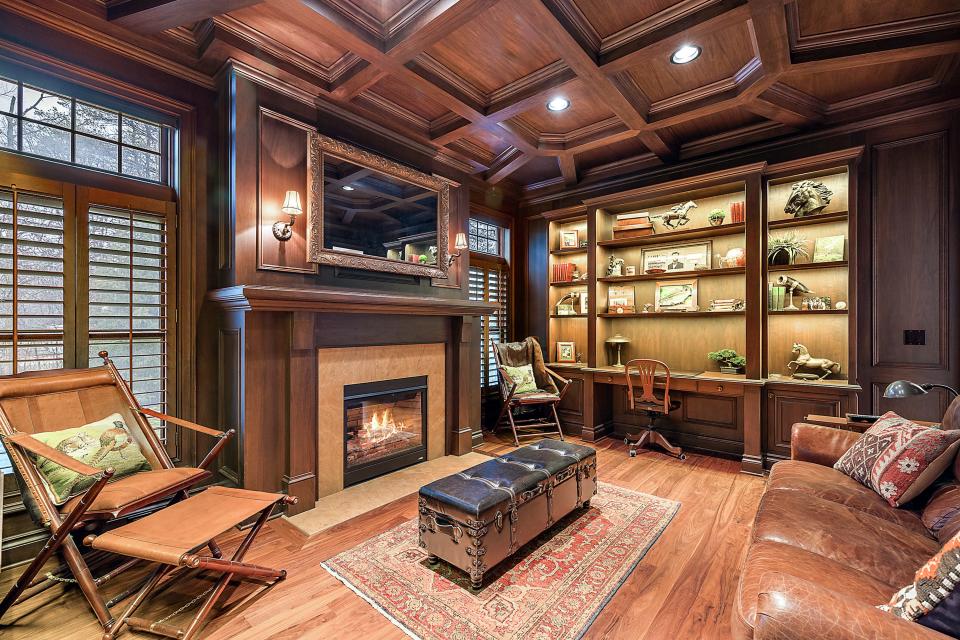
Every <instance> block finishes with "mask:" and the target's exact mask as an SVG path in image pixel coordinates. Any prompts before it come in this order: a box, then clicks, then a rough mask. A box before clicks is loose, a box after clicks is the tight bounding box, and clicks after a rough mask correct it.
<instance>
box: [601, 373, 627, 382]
mask: <svg viewBox="0 0 960 640" xmlns="http://www.w3.org/2000/svg"><path fill="white" fill-rule="evenodd" d="M618 377H619V378H620V379H619V380H614V379H613V376H612V375H610V374H609V373H595V374H593V381H594V382H598V383H600V384H627V382H626V380H624V379H623V376H622V375H621V376H618Z"/></svg>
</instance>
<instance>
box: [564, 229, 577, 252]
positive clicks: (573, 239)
mask: <svg viewBox="0 0 960 640" xmlns="http://www.w3.org/2000/svg"><path fill="white" fill-rule="evenodd" d="M560 248H561V249H579V248H580V232H579V231H578V230H577V229H569V230H565V231H561V232H560Z"/></svg>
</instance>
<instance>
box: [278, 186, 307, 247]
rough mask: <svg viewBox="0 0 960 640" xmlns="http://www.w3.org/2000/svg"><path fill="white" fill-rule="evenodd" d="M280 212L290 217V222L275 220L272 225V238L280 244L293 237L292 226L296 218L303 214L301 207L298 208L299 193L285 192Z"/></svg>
mask: <svg viewBox="0 0 960 640" xmlns="http://www.w3.org/2000/svg"><path fill="white" fill-rule="evenodd" d="M280 211H282V212H284V213H286V214H287V215H289V216H290V222H284V221H282V220H277V221H276V222H274V223H273V237H274V238H276V239H277V240H279V241H280V242H286V241H287V240H289V239H290V238H292V237H293V229H292V228H291V227H293V224H294V223H295V222H296V221H297V216H298V215H300V214H301V213H303V207H301V206H300V192H299V191H287V195H286V197H284V199H283V206H282V207H280Z"/></svg>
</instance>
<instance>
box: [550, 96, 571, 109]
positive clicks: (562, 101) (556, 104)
mask: <svg viewBox="0 0 960 640" xmlns="http://www.w3.org/2000/svg"><path fill="white" fill-rule="evenodd" d="M569 106H570V101H569V100H567V99H566V98H562V97H560V96H557V97H556V98H554V99H553V100H551V101H550V102H548V103H547V109H549V110H550V111H563V110H564V109H566V108H567V107H569Z"/></svg>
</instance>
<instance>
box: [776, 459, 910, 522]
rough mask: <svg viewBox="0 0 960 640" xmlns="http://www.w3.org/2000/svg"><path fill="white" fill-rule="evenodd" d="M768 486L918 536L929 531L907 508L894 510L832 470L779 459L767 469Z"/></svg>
mask: <svg viewBox="0 0 960 640" xmlns="http://www.w3.org/2000/svg"><path fill="white" fill-rule="evenodd" d="M767 487H768V488H770V489H792V490H794V491H799V492H801V493H805V494H808V495H813V496H817V497H818V498H823V499H824V500H829V501H830V502H836V503H837V504H842V505H845V506H847V507H850V508H851V509H856V510H857V511H863V512H864V513H869V514H870V515H872V516H876V517H878V518H883V519H884V520H887V521H889V522H893V523H895V524H899V525H901V526H903V527H906V528H907V529H910V530H911V531H916V532H917V533H920V534H926V533H927V530H928V527H927V526H926V525H925V524H924V523H923V522H922V521H921V519H920V517H919V516H917V514H915V513H913V512H912V511H908V510H906V509H894V508H893V507H891V506H890V505H889V504H888V503H887V501H886V500H884V499H883V498H881V497H880V496H879V495H878V494H877V492H876V491H874V490H873V489H870V488H868V487H865V486H863V485H862V484H860V483H859V482H857V481H856V480H854V479H853V478H850V477H848V476H846V475H844V474H843V473H842V472H840V471H837V470H836V469H834V468H832V467H825V466H823V465H819V464H814V463H812V462H801V461H799V460H782V461H780V462H778V463H776V464H775V465H773V468H772V469H771V470H770V479H769V481H768V482H767Z"/></svg>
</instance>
